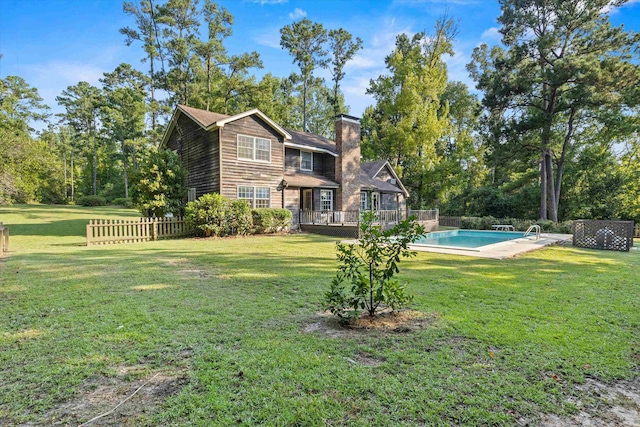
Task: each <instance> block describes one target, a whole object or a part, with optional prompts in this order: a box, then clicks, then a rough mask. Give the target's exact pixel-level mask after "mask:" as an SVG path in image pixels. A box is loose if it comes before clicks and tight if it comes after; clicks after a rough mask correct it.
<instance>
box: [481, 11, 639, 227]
mask: <svg viewBox="0 0 640 427" xmlns="http://www.w3.org/2000/svg"><path fill="white" fill-rule="evenodd" d="M613 3H615V5H617V6H619V5H622V4H624V3H626V1H625V0H621V1H616V2H613ZM500 4H501V7H502V15H501V16H500V18H499V22H500V24H501V25H502V27H501V29H500V32H501V34H502V36H503V37H502V43H503V45H504V48H502V47H494V48H493V49H491V50H490V49H489V48H488V47H487V46H486V45H481V46H479V47H478V48H476V50H475V51H474V55H473V62H472V63H471V64H470V65H469V71H470V72H471V74H472V76H473V77H474V79H475V80H476V81H477V83H478V84H477V87H478V89H480V90H482V91H483V92H484V98H483V103H484V105H485V106H486V107H487V108H488V109H489V110H490V112H491V114H492V115H495V116H499V117H501V118H502V120H503V121H504V122H505V123H506V127H508V128H510V129H512V130H513V131H514V132H515V133H516V134H518V135H520V136H526V138H522V142H523V144H525V145H526V146H528V147H531V148H532V149H533V150H534V153H535V155H536V156H537V157H538V159H539V163H540V167H539V170H540V190H541V191H540V217H541V218H542V219H547V218H548V219H551V220H553V221H557V220H558V205H559V202H560V196H561V190H562V182H563V174H564V168H565V163H566V160H567V154H568V152H569V151H570V149H571V146H572V144H574V143H575V142H576V138H575V132H576V129H577V128H578V127H579V126H580V125H581V122H582V121H584V120H591V117H592V116H593V114H592V113H593V112H597V111H599V110H602V109H607V108H612V107H615V106H620V105H628V106H630V107H632V106H634V105H635V104H637V102H638V101H640V100H639V99H638V96H637V95H635V94H632V92H635V89H634V88H637V86H638V82H639V77H640V72H639V71H638V66H637V65H636V64H634V63H633V62H632V61H631V59H632V55H633V52H634V50H635V49H637V47H638V42H639V41H640V38H639V36H638V35H637V34H634V33H631V32H627V31H625V30H624V29H623V28H622V27H613V26H612V25H611V22H610V21H609V17H608V14H607V12H606V10H608V9H609V8H610V6H611V4H612V2H611V1H610V0H501V1H500ZM554 169H555V174H554Z"/></svg>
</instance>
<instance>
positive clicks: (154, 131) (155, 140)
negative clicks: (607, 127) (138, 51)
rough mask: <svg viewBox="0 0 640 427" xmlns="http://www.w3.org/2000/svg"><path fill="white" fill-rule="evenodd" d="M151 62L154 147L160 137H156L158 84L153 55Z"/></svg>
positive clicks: (152, 135) (150, 56)
mask: <svg viewBox="0 0 640 427" xmlns="http://www.w3.org/2000/svg"><path fill="white" fill-rule="evenodd" d="M149 62H150V63H151V138H152V141H153V145H158V135H156V120H157V114H158V112H157V111H156V103H155V100H156V83H155V77H154V68H153V55H149Z"/></svg>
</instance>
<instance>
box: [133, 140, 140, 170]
mask: <svg viewBox="0 0 640 427" xmlns="http://www.w3.org/2000/svg"><path fill="white" fill-rule="evenodd" d="M131 161H132V162H133V170H134V171H136V172H137V171H138V170H139V169H140V167H139V165H138V153H137V151H136V147H135V146H132V147H131Z"/></svg>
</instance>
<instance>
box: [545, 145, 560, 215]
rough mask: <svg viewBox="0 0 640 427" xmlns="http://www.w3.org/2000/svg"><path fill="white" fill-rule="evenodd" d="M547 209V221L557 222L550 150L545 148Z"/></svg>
mask: <svg viewBox="0 0 640 427" xmlns="http://www.w3.org/2000/svg"><path fill="white" fill-rule="evenodd" d="M546 157H547V162H546V163H547V207H548V210H549V219H550V220H551V221H553V222H558V205H557V204H556V197H555V192H554V185H553V159H552V157H551V149H550V148H547V151H546Z"/></svg>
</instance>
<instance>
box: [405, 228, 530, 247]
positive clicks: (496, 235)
mask: <svg viewBox="0 0 640 427" xmlns="http://www.w3.org/2000/svg"><path fill="white" fill-rule="evenodd" d="M523 236H524V233H521V232H516V231H481V230H451V231H436V232H434V233H429V234H425V235H424V236H422V237H421V238H420V240H418V241H417V242H415V243H414V244H415V245H424V246H447V247H451V248H465V249H476V248H480V247H482V246H487V245H492V244H494V243H500V242H506V241H509V240H515V239H519V238H521V237H523Z"/></svg>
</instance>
